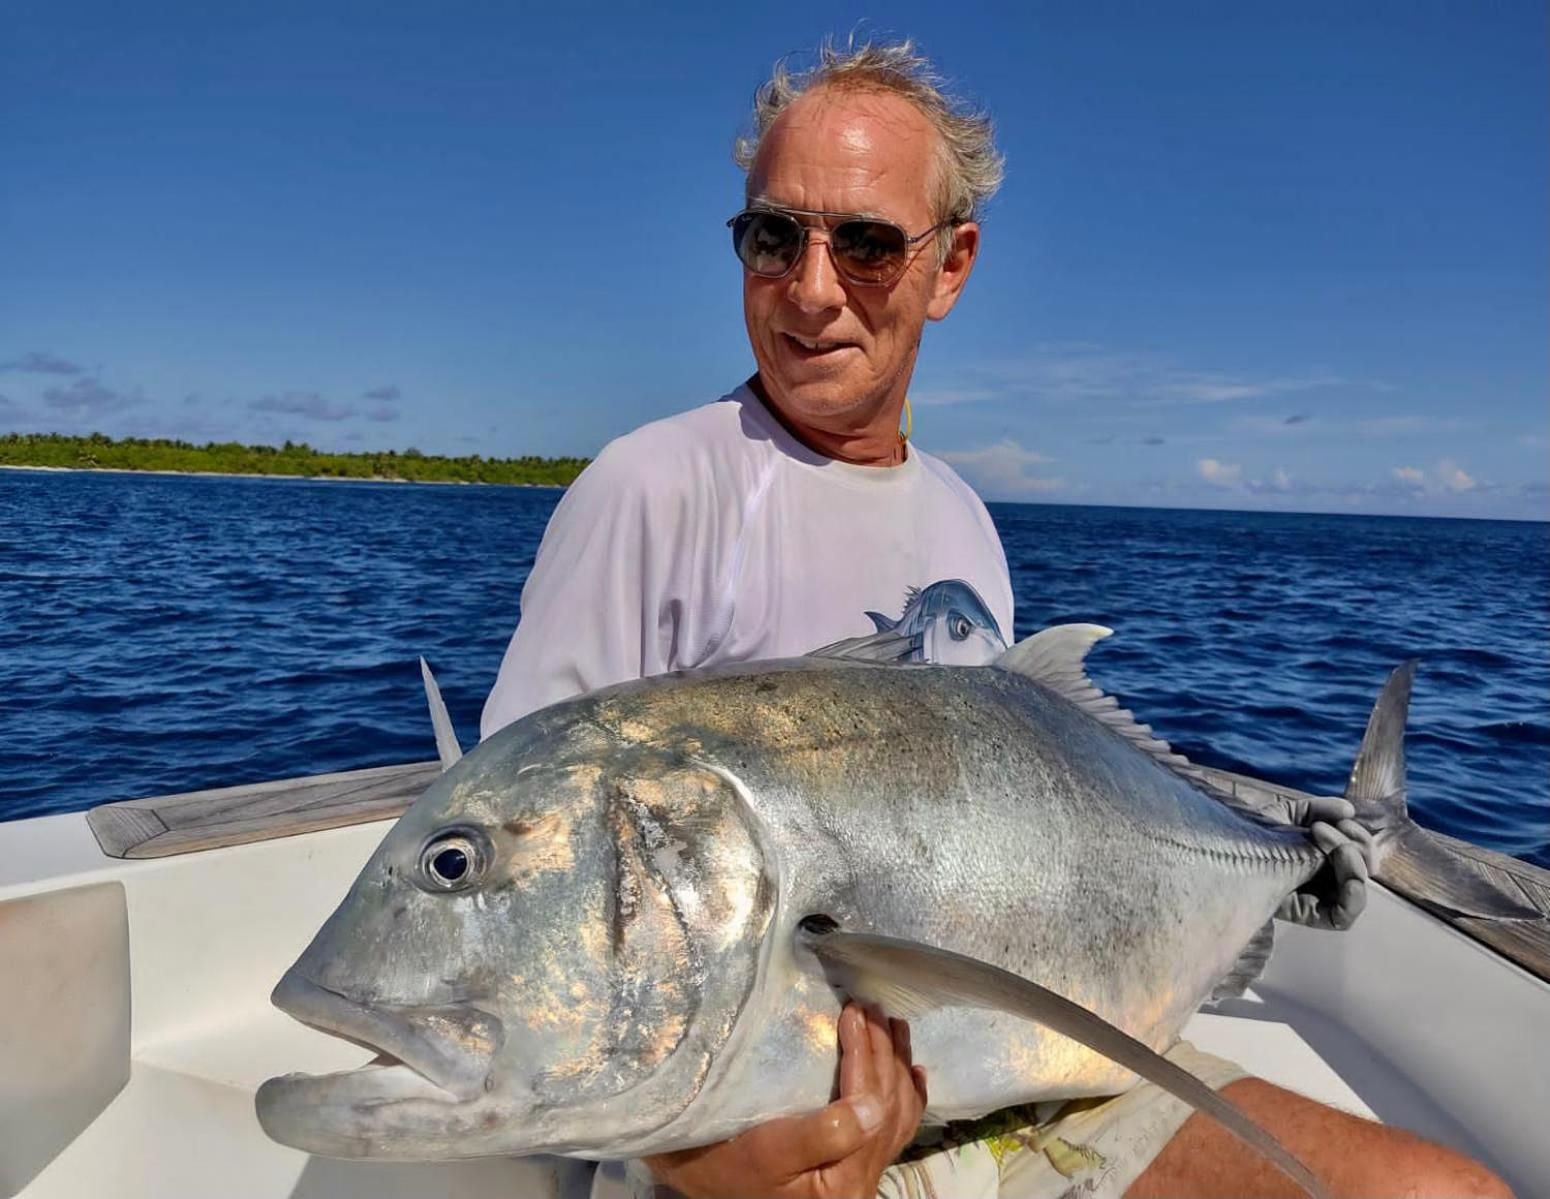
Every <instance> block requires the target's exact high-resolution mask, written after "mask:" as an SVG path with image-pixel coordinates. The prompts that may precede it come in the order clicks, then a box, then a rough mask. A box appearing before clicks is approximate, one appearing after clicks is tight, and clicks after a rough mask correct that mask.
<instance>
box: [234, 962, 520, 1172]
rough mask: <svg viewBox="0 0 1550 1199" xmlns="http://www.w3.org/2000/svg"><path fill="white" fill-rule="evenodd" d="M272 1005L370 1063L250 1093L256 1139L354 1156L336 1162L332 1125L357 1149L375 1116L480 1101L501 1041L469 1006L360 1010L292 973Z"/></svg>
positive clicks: (485, 1017)
mask: <svg viewBox="0 0 1550 1199" xmlns="http://www.w3.org/2000/svg"><path fill="white" fill-rule="evenodd" d="M273 999H274V1004H275V1006H276V1007H278V1008H279V1009H280V1010H281V1011H283V1012H285V1013H286V1014H287V1015H289V1016H292V1017H294V1018H295V1019H297V1020H299V1021H301V1022H302V1023H303V1024H306V1025H308V1026H309V1027H311V1028H316V1029H318V1030H319V1031H320V1032H326V1033H329V1034H330V1035H332V1036H336V1037H340V1038H342V1039H344V1040H347V1041H351V1042H353V1043H354V1044H357V1045H361V1046H363V1047H364V1048H367V1049H372V1050H375V1051H376V1053H377V1057H376V1059H375V1060H374V1061H371V1062H369V1063H367V1064H366V1065H364V1066H361V1067H359V1068H357V1069H354V1070H343V1071H337V1072H335V1073H332V1074H316V1075H313V1074H287V1075H285V1076H284V1077H282V1078H271V1079H270V1080H269V1081H268V1082H266V1083H264V1084H263V1086H261V1087H260V1088H259V1091H258V1096H257V1108H258V1117H259V1121H260V1123H261V1124H263V1126H264V1129H265V1131H266V1132H268V1133H269V1135H270V1136H271V1137H273V1138H274V1139H275V1140H277V1141H281V1142H283V1143H285V1144H289V1145H294V1146H295V1147H297V1148H303V1149H308V1150H309V1151H311V1152H322V1153H328V1154H330V1155H340V1156H355V1153H353V1152H349V1151H348V1150H346V1152H345V1153H342V1154H341V1153H340V1149H341V1145H342V1142H341V1141H340V1139H339V1136H338V1134H339V1133H340V1132H343V1129H337V1128H335V1129H330V1126H331V1125H337V1124H340V1123H343V1122H347V1123H348V1125H349V1126H350V1128H351V1130H352V1131H350V1132H349V1133H347V1134H345V1137H346V1139H347V1140H349V1141H352V1142H356V1141H359V1139H360V1137H361V1134H362V1131H363V1127H364V1126H365V1125H367V1124H370V1123H371V1122H372V1117H373V1115H374V1114H379V1113H381V1111H382V1109H386V1108H389V1107H393V1106H395V1105H400V1104H406V1103H414V1104H421V1103H430V1104H433V1105H437V1106H440V1107H446V1108H451V1107H461V1106H463V1105H466V1104H469V1103H471V1102H473V1101H475V1100H478V1099H480V1098H482V1097H484V1095H485V1094H486V1092H487V1090H488V1080H489V1079H490V1078H491V1077H492V1076H491V1067H492V1065H493V1063H494V1059H495V1054H496V1053H497V1052H498V1051H499V1049H500V1047H501V1044H502V1042H503V1041H504V1040H505V1030H504V1027H503V1026H502V1024H501V1022H500V1020H499V1019H497V1018H496V1017H495V1016H492V1015H490V1014H489V1013H488V1012H484V1011H481V1010H480V1009H478V1008H476V1007H473V1006H471V1005H467V1004H461V1005H449V1006H443V1007H434V1006H408V1005H396V1004H375V1003H364V1002H361V1001H359V1000H356V999H352V998H350V997H349V996H347V995H343V994H341V993H340V992H338V991H335V990H332V989H330V988H328V987H325V986H323V985H321V984H320V983H317V982H314V981H313V980H312V979H309V978H307V977H305V976H304V975H300V974H297V973H296V972H294V971H292V972H291V973H288V974H287V975H286V976H285V977H284V978H283V979H281V980H280V985H279V986H277V987H276V988H275V991H274V996H273ZM331 1113H332V1114H331ZM331 1133H332V1135H331Z"/></svg>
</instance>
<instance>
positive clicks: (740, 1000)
mask: <svg viewBox="0 0 1550 1199" xmlns="http://www.w3.org/2000/svg"><path fill="white" fill-rule="evenodd" d="M609 765H610V769H609V770H608V771H607V772H606V773H605V774H603V775H602V777H601V778H599V780H598V784H597V785H598V787H599V788H600V790H601V792H602V794H601V799H602V802H601V804H600V805H599V815H600V820H601V823H602V825H603V829H602V831H603V833H604V836H603V838H602V840H601V844H602V845H603V846H606V850H605V853H606V855H607V857H608V858H609V859H610V860H608V861H607V862H606V863H605V869H604V870H603V871H602V872H601V873H602V875H603V878H604V879H605V880H606V885H605V888H604V891H603V893H602V895H601V905H600V909H599V910H598V911H597V917H596V919H597V923H596V925H595V926H593V927H590V928H588V929H584V930H581V931H582V935H583V939H584V940H585V941H588V942H590V945H591V947H592V950H593V953H594V955H595V956H594V962H595V963H598V964H600V965H601V966H602V967H603V968H602V969H601V970H597V971H596V972H595V973H594V974H593V977H594V978H605V979H606V994H605V995H603V996H596V997H595V998H596V999H600V1000H602V1001H603V1003H604V1004H606V1015H605V1014H604V1013H603V1012H602V1011H599V1012H598V1015H599V1016H600V1017H602V1018H601V1019H598V1020H595V1021H593V1022H591V1024H592V1036H591V1037H590V1038H589V1043H588V1044H587V1045H586V1046H585V1048H584V1049H583V1051H582V1052H580V1053H578V1054H577V1055H575V1056H574V1057H573V1058H572V1059H571V1060H569V1061H565V1062H560V1063H555V1064H554V1065H552V1066H551V1067H550V1068H549V1069H548V1070H547V1071H546V1072H545V1073H544V1074H542V1075H541V1076H539V1077H538V1078H536V1079H534V1081H533V1089H534V1095H535V1098H536V1099H537V1100H538V1101H539V1104H540V1106H541V1107H549V1106H550V1105H553V1108H554V1111H553V1114H554V1116H555V1118H556V1122H557V1124H563V1125H564V1126H565V1127H566V1129H568V1130H569V1131H568V1133H561V1132H560V1129H559V1128H558V1127H556V1129H555V1131H556V1133H557V1134H559V1136H558V1140H559V1142H560V1143H559V1144H553V1145H551V1146H550V1151H551V1152H552V1151H555V1150H558V1151H561V1152H585V1151H586V1150H587V1149H591V1148H599V1147H602V1146H603V1145H607V1146H609V1147H610V1148H611V1149H612V1150H614V1151H617V1150H618V1148H619V1145H620V1142H621V1140H629V1139H630V1138H631V1136H632V1135H633V1136H637V1137H638V1136H649V1134H650V1133H651V1132H653V1131H655V1130H656V1129H657V1128H660V1127H661V1126H662V1125H664V1124H665V1123H667V1121H668V1120H670V1119H671V1118H672V1117H674V1116H676V1115H677V1114H678V1113H679V1112H681V1111H682V1110H683V1109H684V1108H685V1107H687V1106H688V1104H689V1103H690V1102H691V1101H692V1100H693V1099H694V1097H695V1096H696V1095H697V1094H698V1093H699V1090H700V1087H701V1085H702V1084H703V1083H704V1080H705V1077H706V1075H707V1073H708V1072H709V1070H710V1066H711V1063H712V1061H713V1060H714V1058H715V1055H716V1054H717V1052H718V1051H719V1050H720V1049H721V1048H722V1047H723V1046H724V1045H725V1043H726V1041H727V1038H728V1037H729V1036H730V1034H731V1031H732V1029H733V1027H734V1025H735V1024H736V1022H737V1018H738V1016H739V1014H740V1013H741V1012H742V1009H743V1006H744V1004H745V1003H746V1002H747V1000H748V997H749V995H750V994H751V992H752V990H753V986H754V982H755V979H756V976H757V972H758V964H759V949H760V945H761V943H762V941H763V938H764V935H765V933H766V931H767V930H768V927H769V923H770V919H771V916H772V914H773V912H774V907H775V900H776V885H775V881H774V879H775V876H774V873H773V871H772V870H771V868H770V866H769V865H768V864H767V862H766V860H765V855H764V852H763V849H762V848H761V846H760V843H759V838H758V835H757V829H756V825H755V823H754V819H755V818H754V817H753V815H752V813H751V812H750V811H749V810H748V809H747V807H746V805H745V804H744V803H743V801H742V798H741V796H740V795H739V793H738V790H737V788H736V786H735V785H734V784H733V782H732V781H731V780H730V779H729V778H727V777H726V776H724V775H723V774H722V773H721V772H720V771H718V770H715V769H713V768H711V767H707V766H705V765H703V764H701V763H699V762H695V761H693V760H691V759H688V758H684V757H682V756H679V755H674V754H665V753H662V752H661V751H658V750H654V749H636V750H629V751H626V752H625V753H623V754H620V755H618V756H617V757H615V758H614V759H613V761H611V762H610V764H609ZM626 1097H627V1099H628V1109H627V1110H628V1111H629V1113H630V1117H629V1118H628V1119H625V1120H621V1118H620V1117H621V1115H622V1114H623V1110H622V1109H621V1108H620V1106H619V1104H618V1103H617V1102H615V1101H616V1100H618V1099H620V1098H626ZM604 1114H606V1115H607V1116H608V1120H609V1126H608V1127H607V1130H606V1132H604V1131H602V1130H598V1135H596V1139H595V1140H593V1139H592V1138H591V1137H587V1136H582V1137H579V1138H578V1137H577V1136H576V1133H577V1131H578V1130H589V1131H590V1129H589V1125H591V1124H592V1122H593V1118H594V1117H597V1116H602V1115H604Z"/></svg>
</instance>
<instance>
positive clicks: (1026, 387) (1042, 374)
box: [910, 342, 1387, 406]
mask: <svg viewBox="0 0 1550 1199" xmlns="http://www.w3.org/2000/svg"><path fill="white" fill-rule="evenodd" d="M1329 387H1362V388H1369V389H1380V390H1386V389H1387V385H1386V384H1382V383H1373V382H1368V381H1364V380H1360V379H1348V378H1345V377H1343V376H1340V375H1329V374H1311V373H1310V374H1306V375H1295V374H1277V375H1266V376H1263V377H1261V376H1246V375H1241V374H1234V373H1227V372H1223V371H1214V370H1201V369H1197V368H1192V367H1187V366H1184V365H1182V364H1180V363H1177V362H1174V361H1171V360H1169V359H1167V358H1163V357H1160V356H1157V355H1150V354H1137V353H1129V352H1126V351H1123V350H1111V349H1107V348H1105V347H1103V346H1098V345H1093V344H1091V343H1089V342H1063V343H1054V344H1048V343H1046V344H1043V345H1036V346H1034V347H1033V348H1032V350H1030V351H1029V352H1028V354H1027V355H1026V356H1024V357H1022V358H1020V359H1017V360H1016V361H1012V362H1003V363H999V364H992V365H989V366H984V367H980V368H977V369H974V370H968V371H963V372H960V373H958V374H957V375H955V376H954V377H953V378H951V379H948V380H944V381H943V382H942V383H941V385H940V386H931V385H929V384H927V385H924V386H922V387H921V389H920V390H919V391H918V392H916V393H915V394H914V395H912V396H911V397H910V398H911V400H912V402H914V403H917V404H920V405H922V406H931V405H939V404H970V403H981V402H989V401H996V400H1018V399H1022V400H1028V399H1032V400H1039V401H1045V402H1053V403H1082V402H1087V401H1095V400H1105V401H1113V400H1132V401H1140V402H1144V403H1148V404H1169V405H1177V404H1230V403H1233V402H1236V401H1239V400H1250V399H1258V398H1261V397H1265V396H1274V395H1286V394H1290V393H1294V392H1302V391H1311V390H1315V389H1319V388H1329Z"/></svg>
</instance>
